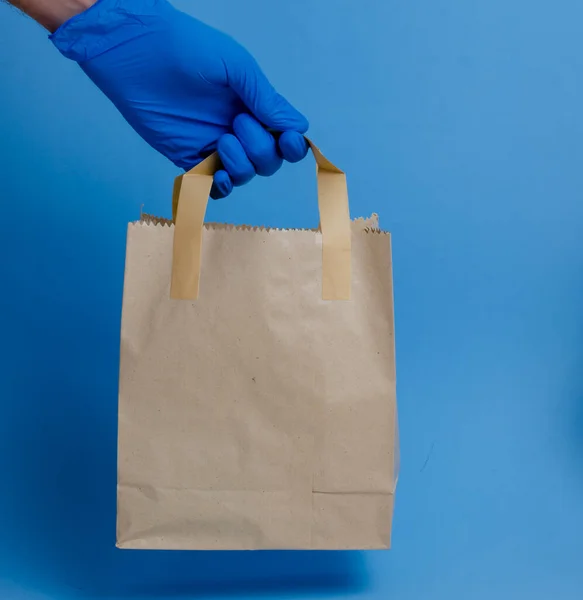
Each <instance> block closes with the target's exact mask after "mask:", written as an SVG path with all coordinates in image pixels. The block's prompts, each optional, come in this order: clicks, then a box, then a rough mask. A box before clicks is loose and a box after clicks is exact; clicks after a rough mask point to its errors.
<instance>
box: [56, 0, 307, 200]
mask: <svg viewBox="0 0 583 600" xmlns="http://www.w3.org/2000/svg"><path fill="white" fill-rule="evenodd" d="M51 39H52V41H53V43H54V44H55V46H56V47H57V48H58V49H59V50H60V51H61V53H62V54H64V55H65V56H66V57H68V58H71V59H73V60H75V61H77V62H78V63H79V65H80V66H81V68H82V69H83V71H85V73H87V75H88V76H89V77H90V78H91V79H92V80H93V82H94V83H95V84H96V85H97V86H98V87H99V88H100V89H101V90H102V91H103V92H104V93H105V94H106V95H107V96H108V98H109V99H110V100H111V101H112V102H113V103H114V104H115V106H116V107H117V108H118V110H119V111H120V112H121V114H122V115H123V116H124V117H125V119H126V120H127V121H128V123H129V124H130V125H131V126H132V127H133V128H134V129H135V130H136V131H137V132H138V133H139V134H140V136H141V137H142V138H143V139H144V140H146V142H148V143H149V144H150V145H151V146H152V147H154V148H155V149H156V150H158V151H159V152H160V153H162V154H163V155H164V156H166V157H167V158H169V159H170V160H171V161H172V162H173V163H174V164H175V165H177V166H178V167H181V168H182V169H190V168H191V167H193V166H194V165H196V164H197V163H199V162H200V161H201V160H202V159H203V158H205V157H206V156H208V155H209V154H210V153H211V152H212V151H214V150H215V149H218V151H219V154H220V157H221V160H222V163H223V166H224V170H221V171H218V172H217V173H216V175H215V179H214V185H213V188H212V190H211V196H212V197H213V198H222V197H224V196H227V195H228V194H230V193H231V191H232V189H233V186H238V185H243V184H245V183H247V182H248V181H249V180H251V179H252V178H253V177H254V176H255V175H256V174H257V175H264V176H267V175H273V173H275V172H276V171H277V170H278V169H279V168H280V167H281V165H282V162H283V159H284V158H285V159H286V160H288V161H290V162H297V161H299V160H301V159H302V158H304V156H305V155H306V153H307V151H308V148H307V145H306V142H305V140H304V138H303V136H302V135H301V134H302V133H304V132H305V131H307V129H308V121H307V120H306V118H305V117H304V116H303V115H302V114H300V113H299V112H298V111H297V110H296V109H295V108H293V106H291V104H289V102H287V100H285V99H284V98H283V97H282V96H280V95H279V94H278V93H277V92H276V91H275V90H274V89H273V87H272V86H271V84H270V83H269V81H268V80H267V78H266V77H265V75H264V74H263V73H262V71H261V69H260V68H259V66H258V65H257V63H256V62H255V60H254V59H253V57H252V56H251V55H250V54H249V53H248V52H247V51H246V50H245V49H244V48H242V47H241V46H240V45H239V44H238V43H237V42H235V41H234V40H233V39H231V38H230V37H228V36H227V35H225V34H223V33H221V32H219V31H216V30H215V29H213V28H211V27H209V26H207V25H205V24H204V23H201V22H200V21H198V20H196V19H194V18H192V17H190V16H188V15H186V14H185V13H182V12H180V11H178V10H176V9H175V8H174V7H173V6H172V5H171V4H169V3H168V2H167V1H166V0H98V2H97V3H96V4H94V5H93V6H92V7H91V8H89V9H88V10H87V11H85V12H84V13H81V14H80V15H77V16H76V17H73V18H72V19H70V20H69V21H67V22H66V23H64V24H63V25H62V26H61V27H60V28H59V29H58V30H57V31H56V32H55V33H54V34H52V35H51ZM268 130H270V131H268ZM272 132H273V133H272Z"/></svg>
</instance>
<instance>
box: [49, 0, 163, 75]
mask: <svg viewBox="0 0 583 600" xmlns="http://www.w3.org/2000/svg"><path fill="white" fill-rule="evenodd" d="M168 9H170V10H174V9H172V7H171V5H170V4H169V3H168V2H166V0H97V2H96V3H95V4H93V5H92V6H90V7H89V8H88V9H87V10H86V11H84V12H82V13H80V14H78V15H76V16H74V17H72V18H71V19H69V20H68V21H65V23H63V24H62V25H61V26H60V27H59V28H58V29H57V30H56V31H55V32H54V33H53V34H51V35H50V36H49V39H50V40H51V41H52V42H53V44H54V45H55V47H56V48H57V50H59V52H60V53H61V54H62V55H63V56H65V57H67V58H70V59H71V60H74V61H77V62H78V63H82V62H84V61H87V60H91V59H92V58H95V57H96V56H99V55H100V54H103V53H104V52H107V51H108V50H110V49H111V48H114V47H115V46H119V45H120V44H123V43H125V42H127V41H129V40H132V39H134V38H136V37H139V36H141V35H144V34H145V33H147V28H148V23H149V22H150V21H151V18H152V17H159V16H160V15H161V14H162V13H163V12H164V11H165V10H168Z"/></svg>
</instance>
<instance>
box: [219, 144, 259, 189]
mask: <svg viewBox="0 0 583 600" xmlns="http://www.w3.org/2000/svg"><path fill="white" fill-rule="evenodd" d="M217 150H218V152H219V156H220V158H221V161H222V163H223V167H225V171H227V173H228V174H229V176H230V178H231V181H232V182H233V185H235V186H239V185H245V184H246V183H248V182H249V181H251V179H253V177H254V176H255V167H254V166H253V163H252V162H251V161H250V160H249V158H248V156H247V154H245V150H244V149H243V146H241V142H240V141H239V140H238V139H237V138H236V137H235V136H234V135H233V134H231V133H225V135H223V136H221V137H220V138H219V141H218V144H217Z"/></svg>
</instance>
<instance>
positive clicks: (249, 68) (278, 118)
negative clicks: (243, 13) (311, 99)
mask: <svg viewBox="0 0 583 600" xmlns="http://www.w3.org/2000/svg"><path fill="white" fill-rule="evenodd" d="M225 67H226V69H227V81H228V82H229V85H230V87H231V89H232V90H234V91H235V92H236V93H237V95H238V96H239V97H240V98H241V100H242V101H243V102H244V103H245V106H247V108H248V109H249V110H250V111H251V113H253V115H255V117H257V119H258V120H259V121H261V123H263V124H264V125H265V126H266V127H271V128H272V129H275V130H276V131H299V132H300V133H305V132H306V131H307V130H308V127H309V124H308V120H307V119H306V117H304V115H302V113H300V112H299V111H298V110H297V109H295V108H294V107H293V106H292V105H291V104H290V103H289V102H288V101H287V100H286V99H285V98H284V97H283V96H282V95H281V94H278V93H277V92H276V91H275V89H274V87H273V86H272V85H271V83H270V82H269V80H268V79H267V77H266V76H265V74H264V73H263V71H262V70H261V68H260V67H259V65H258V64H257V62H256V61H255V59H254V58H253V57H252V56H251V55H250V54H248V53H247V52H246V51H245V50H243V49H242V48H240V47H238V46H234V47H233V49H232V54H231V55H230V56H229V57H228V60H227V61H226V63H225Z"/></svg>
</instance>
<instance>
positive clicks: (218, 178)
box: [210, 169, 233, 200]
mask: <svg viewBox="0 0 583 600" xmlns="http://www.w3.org/2000/svg"><path fill="white" fill-rule="evenodd" d="M232 191H233V182H232V181H231V178H230V177H229V174H228V173H227V172H226V171H224V170H222V169H221V170H220V171H217V172H216V173H215V176H214V177H213V185H212V187H211V193H210V196H211V198H212V199H213V200H220V199H221V198H226V197H227V196H228V195H229V194H230V193H231V192H232Z"/></svg>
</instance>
